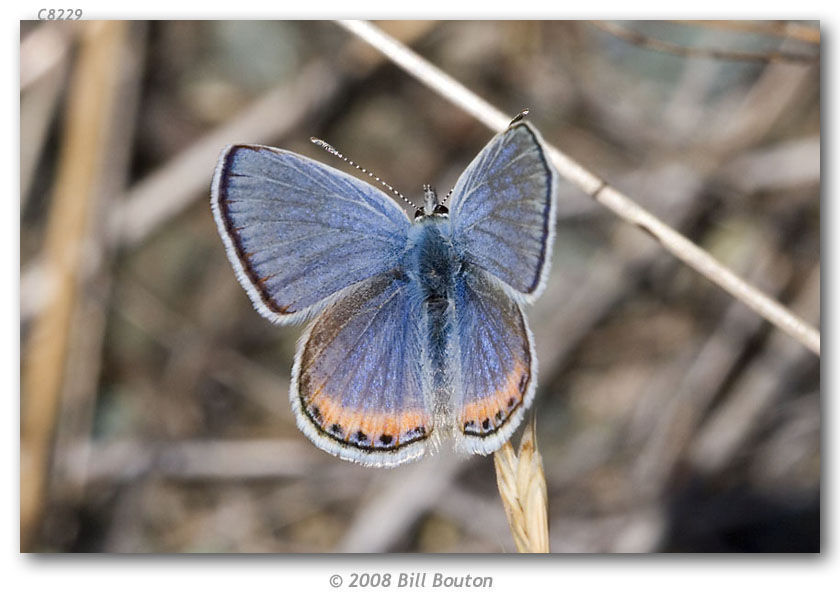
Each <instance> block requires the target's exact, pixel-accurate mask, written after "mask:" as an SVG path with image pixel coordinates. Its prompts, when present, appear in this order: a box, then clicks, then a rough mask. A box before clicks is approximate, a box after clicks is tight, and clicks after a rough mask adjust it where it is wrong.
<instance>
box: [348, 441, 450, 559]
mask: <svg viewBox="0 0 840 600" xmlns="http://www.w3.org/2000/svg"><path fill="white" fill-rule="evenodd" d="M464 462H465V461H464V458H463V457H462V456H457V455H454V454H452V453H439V454H437V455H436V456H430V457H427V458H425V459H423V460H422V461H420V462H418V463H414V464H411V465H405V466H403V467H400V468H399V469H398V470H394V471H387V472H384V473H381V474H377V475H378V477H375V478H374V480H373V482H374V486H373V488H372V489H371V490H369V493H370V494H371V497H369V498H368V499H367V501H363V502H361V503H360V508H359V512H358V513H357V514H356V515H355V517H354V518H353V522H352V524H351V525H350V528H349V529H348V531H347V533H346V534H345V535H344V539H342V541H341V543H340V544H339V545H338V547H337V548H336V549H335V552H386V551H388V550H389V549H390V548H391V546H392V545H393V544H394V542H396V540H397V539H398V538H399V537H400V536H401V535H402V534H403V533H404V532H405V530H406V529H408V528H409V527H410V526H411V525H412V524H413V523H414V522H415V520H416V519H417V516H418V515H419V514H421V513H423V512H425V511H427V510H428V509H429V508H431V507H432V506H434V505H435V504H437V503H438V501H439V499H440V498H441V497H442V496H443V495H444V493H445V492H446V489H447V487H449V484H450V483H451V481H452V479H453V478H454V477H455V475H456V474H457V473H458V472H459V471H460V469H461V468H462V467H463V466H464ZM356 468H359V469H360V468H362V467H356ZM385 475H388V478H387V482H383V480H382V478H383V477H384V476H385ZM383 515H387V516H388V518H387V519H383V518H382V516H383Z"/></svg>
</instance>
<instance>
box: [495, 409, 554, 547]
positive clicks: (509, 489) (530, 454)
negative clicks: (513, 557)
mask: <svg viewBox="0 0 840 600" xmlns="http://www.w3.org/2000/svg"><path fill="white" fill-rule="evenodd" d="M493 462H494V463H495V464H496V483H497V484H498V486H499V495H500V496H501V497H502V504H504V507H505V514H506V515H507V520H508V524H509V525H510V532H511V534H513V541H514V543H515V544H516V549H517V550H519V552H542V553H545V552H550V551H551V550H549V545H548V492H547V491H546V486H545V472H544V471H543V466H542V456H541V455H540V453H539V451H538V450H537V436H536V432H535V426H534V421H533V420H532V421H530V422H529V423H528V426H527V427H526V428H525V431H524V432H523V433H522V439H521V440H520V441H519V455H518V456H517V454H516V453H515V452H514V451H513V446H512V445H511V443H510V441H507V442H505V445H504V446H502V447H501V448H499V450H498V451H496V453H495V454H494V455H493Z"/></svg>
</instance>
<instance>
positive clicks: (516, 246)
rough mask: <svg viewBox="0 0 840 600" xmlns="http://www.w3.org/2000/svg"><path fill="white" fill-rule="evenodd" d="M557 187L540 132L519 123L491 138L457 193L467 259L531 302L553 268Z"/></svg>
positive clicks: (459, 234)
mask: <svg viewBox="0 0 840 600" xmlns="http://www.w3.org/2000/svg"><path fill="white" fill-rule="evenodd" d="M556 189H557V174H556V171H555V170H554V167H553V166H552V165H551V163H550V161H549V160H548V158H547V156H546V154H545V150H544V148H543V144H542V140H541V138H540V135H539V134H538V133H537V132H536V131H535V130H534V129H533V128H532V127H531V126H530V125H529V124H528V123H527V122H519V123H516V124H515V125H513V126H511V127H509V128H508V129H507V130H506V131H504V132H502V133H500V134H499V135H497V136H496V137H494V138H493V139H492V140H490V142H489V143H488V144H487V146H485V147H484V149H483V150H482V151H481V152H480V153H479V155H478V156H477V157H476V158H475V159H474V160H473V161H472V163H470V165H469V166H468V167H467V169H466V171H464V173H463V175H461V177H460V178H459V179H458V182H457V183H456V184H455V188H454V189H453V192H452V203H451V210H450V218H451V221H452V227H453V232H454V234H453V239H454V240H455V241H456V243H457V244H458V245H459V248H460V251H461V253H462V254H463V256H464V258H465V260H466V261H467V262H469V263H471V264H472V265H474V266H476V267H480V268H481V269H484V270H485V271H487V272H489V273H491V274H493V275H495V276H496V277H498V278H499V279H500V280H501V281H502V282H504V283H505V284H507V286H509V287H510V288H511V289H512V290H513V291H514V293H515V294H517V295H518V296H519V297H521V298H522V299H523V300H525V301H532V300H533V299H535V298H536V297H537V296H538V295H539V293H540V292H541V291H542V287H543V285H544V282H545V277H546V273H547V272H548V261H549V258H550V252H551V243H552V240H553V238H554V213H555V199H554V197H555V195H556Z"/></svg>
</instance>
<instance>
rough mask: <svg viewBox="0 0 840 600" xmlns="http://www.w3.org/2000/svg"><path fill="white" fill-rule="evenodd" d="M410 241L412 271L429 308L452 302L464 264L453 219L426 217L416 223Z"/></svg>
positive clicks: (410, 270) (409, 269)
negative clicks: (454, 235) (456, 246)
mask: <svg viewBox="0 0 840 600" xmlns="http://www.w3.org/2000/svg"><path fill="white" fill-rule="evenodd" d="M411 229H412V231H411V233H410V235H409V238H410V239H411V241H412V242H413V244H412V246H411V248H410V250H409V252H408V256H407V257H406V258H407V260H408V263H409V264H407V265H406V266H407V267H408V271H409V272H410V273H415V274H416V278H417V283H418V285H419V287H420V290H421V291H422V297H423V300H424V302H425V304H426V305H427V308H431V307H435V306H437V305H441V308H443V306H442V305H444V304H446V303H448V302H449V301H450V300H451V298H452V293H453V290H454V277H455V274H456V273H457V271H458V269H459V265H460V260H459V259H458V257H457V256H456V253H455V250H454V248H453V246H452V242H451V240H450V233H449V218H448V217H446V216H437V215H434V216H426V217H424V218H423V219H421V220H419V221H416V222H415V223H414V224H413V225H412V227H411Z"/></svg>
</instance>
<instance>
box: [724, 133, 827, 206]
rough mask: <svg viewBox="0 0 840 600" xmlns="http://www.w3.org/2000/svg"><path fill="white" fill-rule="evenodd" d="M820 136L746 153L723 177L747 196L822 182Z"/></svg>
mask: <svg viewBox="0 0 840 600" xmlns="http://www.w3.org/2000/svg"><path fill="white" fill-rule="evenodd" d="M820 146H821V143H820V136H819V135H813V136H809V137H806V138H800V139H795V140H790V141H785V142H783V143H780V144H777V145H775V146H771V147H769V148H760V149H758V150H755V151H754V152H750V153H748V154H742V155H741V156H739V157H738V158H736V159H735V160H733V161H732V162H730V163H729V164H728V165H726V166H725V167H724V168H723V169H722V171H721V173H720V174H719V175H720V177H721V178H722V180H723V181H725V182H727V183H729V184H731V185H733V186H734V187H736V188H737V189H738V190H739V191H741V192H743V193H748V194H751V193H755V192H760V191H765V190H779V189H790V188H797V187H800V186H806V185H814V186H816V185H819V183H820Z"/></svg>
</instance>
